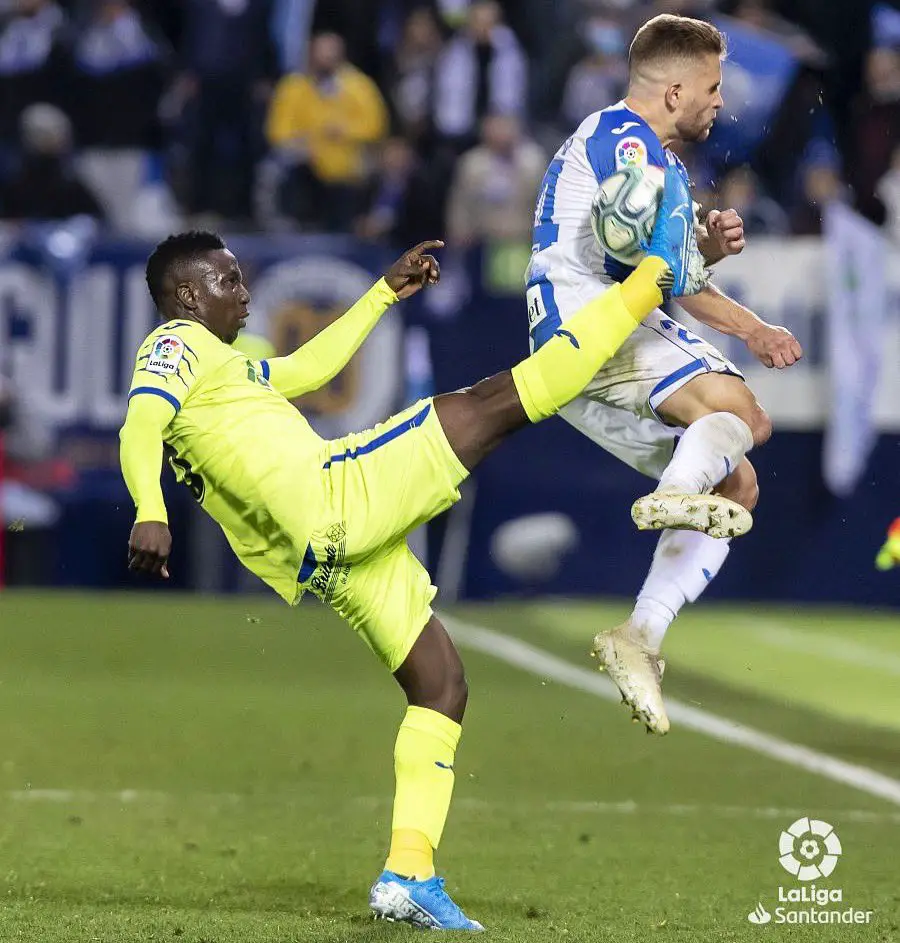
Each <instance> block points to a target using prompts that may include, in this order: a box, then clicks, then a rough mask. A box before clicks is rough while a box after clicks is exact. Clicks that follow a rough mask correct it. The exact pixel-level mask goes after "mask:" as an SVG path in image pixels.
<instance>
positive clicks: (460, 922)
mask: <svg viewBox="0 0 900 943" xmlns="http://www.w3.org/2000/svg"><path fill="white" fill-rule="evenodd" d="M369 907H370V908H371V909H372V911H373V912H374V914H375V916H376V917H378V918H379V919H381V920H390V921H393V922H396V923H410V924H412V925H413V926H415V927H420V928H422V929H425V930H472V931H474V932H476V933H477V932H480V931H482V930H484V927H483V926H482V925H481V924H480V923H479V922H478V921H477V920H470V919H469V918H468V917H467V916H466V915H465V914H464V913H463V912H462V911H461V910H460V909H459V907H457V906H456V904H454V903H453V901H452V900H451V898H450V895H449V894H448V893H447V892H446V891H445V890H444V879H443V878H439V877H433V878H429V879H428V880H427V881H408V880H407V879H406V878H402V877H400V875H399V874H394V872H393V871H382V872H381V875H380V876H379V878H378V880H377V881H376V882H375V883H374V884H373V885H372V889H371V890H370V891H369Z"/></svg>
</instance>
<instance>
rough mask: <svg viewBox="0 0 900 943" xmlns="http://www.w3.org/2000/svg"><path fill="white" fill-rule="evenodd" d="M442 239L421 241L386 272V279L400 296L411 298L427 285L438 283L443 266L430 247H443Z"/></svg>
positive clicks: (392, 289)
mask: <svg viewBox="0 0 900 943" xmlns="http://www.w3.org/2000/svg"><path fill="white" fill-rule="evenodd" d="M443 248H444V243H443V242H441V240H440V239H431V240H428V241H427V242H420V243H419V244H418V245H417V246H416V247H415V249H410V250H409V251H408V252H404V253H403V255H401V256H400V258H399V259H397V261H396V262H395V263H394V264H393V265H392V266H391V267H390V268H389V269H388V270H387V271H386V272H385V273H384V280H385V281H386V282H387V283H388V286H389V287H390V289H391V291H393V292H394V294H395V295H396V296H397V297H398V298H409V296H410V295H414V294H415V293H416V292H417V291H419V290H420V289H421V288H424V287H425V286H426V285H436V284H437V283H438V281H439V280H440V277H441V267H440V265H438V261H437V259H436V258H435V257H434V256H433V255H428V254H427V252H428V250H429V249H443Z"/></svg>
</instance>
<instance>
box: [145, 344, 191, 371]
mask: <svg viewBox="0 0 900 943" xmlns="http://www.w3.org/2000/svg"><path fill="white" fill-rule="evenodd" d="M183 356H184V341H182V339H181V338H180V337H176V336H175V335H174V334H165V335H163V336H162V337H159V338H157V340H156V343H154V345H153V350H151V351H150V359H149V360H148V361H147V370H148V371H149V372H150V373H160V374H163V375H164V376H165V375H168V374H172V373H176V372H177V370H178V365H179V364H180V363H181V358H182V357H183Z"/></svg>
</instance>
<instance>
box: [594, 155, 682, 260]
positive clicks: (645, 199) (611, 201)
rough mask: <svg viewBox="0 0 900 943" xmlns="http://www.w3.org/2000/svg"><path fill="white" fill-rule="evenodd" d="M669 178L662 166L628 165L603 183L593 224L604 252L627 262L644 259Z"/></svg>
mask: <svg viewBox="0 0 900 943" xmlns="http://www.w3.org/2000/svg"><path fill="white" fill-rule="evenodd" d="M665 179H666V175H665V171H664V170H663V169H662V168H661V167H639V166H637V165H628V166H626V167H623V168H622V169H621V170H617V171H616V172H615V173H614V174H613V175H612V176H610V177H607V178H606V179H605V180H604V181H603V182H602V183H601V184H600V186H599V187H598V188H597V192H596V193H595V194H594V199H593V201H592V202H591V227H592V228H593V230H594V235H595V236H596V238H597V242H598V243H599V244H600V248H601V249H602V250H603V251H604V252H606V253H608V254H609V255H611V256H612V257H613V258H614V259H616V260H617V261H619V262H622V263H624V264H625V265H637V264H638V262H640V261H641V259H642V258H643V257H644V250H643V249H641V243H642V242H644V243H647V242H648V241H649V240H650V235H651V233H652V232H653V221H654V219H655V218H656V211H657V209H659V201H660V198H661V197H662V191H663V184H664V183H665Z"/></svg>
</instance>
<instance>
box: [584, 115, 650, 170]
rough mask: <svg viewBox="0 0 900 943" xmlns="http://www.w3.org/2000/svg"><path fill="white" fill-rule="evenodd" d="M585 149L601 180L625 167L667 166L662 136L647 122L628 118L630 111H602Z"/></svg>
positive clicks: (592, 167)
mask: <svg viewBox="0 0 900 943" xmlns="http://www.w3.org/2000/svg"><path fill="white" fill-rule="evenodd" d="M585 151H586V153H587V158H588V162H589V163H590V165H591V169H592V170H593V171H594V176H595V177H596V178H597V182H598V183H600V182H601V181H603V180H606V178H607V177H610V176H612V174H614V173H615V172H616V171H617V170H621V169H622V168H623V167H629V166H636V167H647V166H651V167H665V166H666V156H665V151H664V150H663V147H662V145H661V144H660V143H659V138H658V137H657V136H656V134H654V132H653V131H652V130H651V129H650V127H649V126H648V125H647V124H646V123H645V122H643V121H630V120H628V112H625V113H621V112H620V113H616V112H612V113H609V114H603V115H601V117H600V121H599V122H598V124H597V129H596V130H595V131H594V133H593V134H592V135H591V136H590V137H589V138H587V140H586V142H585Z"/></svg>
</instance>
